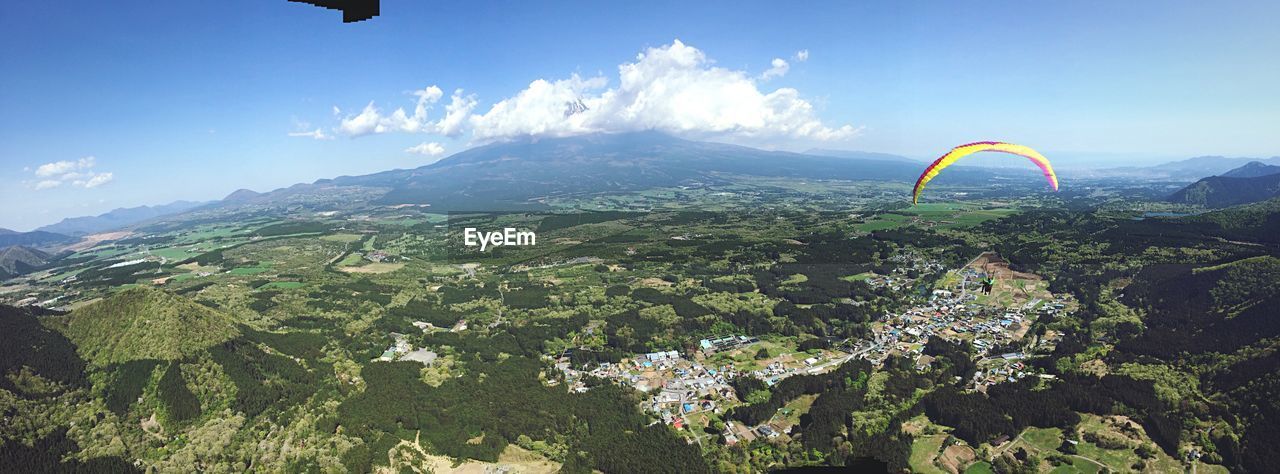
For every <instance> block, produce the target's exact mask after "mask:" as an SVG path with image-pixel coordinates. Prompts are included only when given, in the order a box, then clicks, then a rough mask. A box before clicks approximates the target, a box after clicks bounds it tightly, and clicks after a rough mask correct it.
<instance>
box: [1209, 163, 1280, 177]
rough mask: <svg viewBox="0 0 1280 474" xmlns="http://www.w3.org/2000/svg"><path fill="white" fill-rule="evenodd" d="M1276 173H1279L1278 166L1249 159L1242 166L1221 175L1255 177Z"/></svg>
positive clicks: (1279, 168) (1279, 167)
mask: <svg viewBox="0 0 1280 474" xmlns="http://www.w3.org/2000/svg"><path fill="white" fill-rule="evenodd" d="M1277 173H1280V166H1276V165H1268V164H1266V163H1263V162H1261V161H1250V162H1248V163H1245V164H1244V166H1241V167H1239V168H1235V169H1232V170H1231V171H1227V172H1226V173H1222V176H1225V177H1228V178H1256V177H1259V176H1267V175H1273V174H1277Z"/></svg>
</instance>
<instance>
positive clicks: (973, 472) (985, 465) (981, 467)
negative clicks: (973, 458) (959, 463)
mask: <svg viewBox="0 0 1280 474" xmlns="http://www.w3.org/2000/svg"><path fill="white" fill-rule="evenodd" d="M995 472H996V471H995V470H994V469H991V463H989V462H986V461H978V462H975V463H973V464H970V465H969V467H967V468H965V469H964V474H995Z"/></svg>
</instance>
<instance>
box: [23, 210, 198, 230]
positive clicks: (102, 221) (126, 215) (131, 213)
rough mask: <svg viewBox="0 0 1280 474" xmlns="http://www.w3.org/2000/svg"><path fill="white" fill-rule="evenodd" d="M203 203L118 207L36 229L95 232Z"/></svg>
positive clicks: (161, 215)
mask: <svg viewBox="0 0 1280 474" xmlns="http://www.w3.org/2000/svg"><path fill="white" fill-rule="evenodd" d="M205 204H207V203H203V202H191V201H174V202H171V203H169V204H163V205H159V206H138V207H129V208H119V209H115V210H112V211H109V212H106V213H103V214H99V215H96V216H84V217H68V218H66V219H63V220H62V221H60V222H58V223H57V224H50V225H47V226H44V227H40V228H38V229H36V230H37V231H44V232H53V233H57V234H64V235H71V236H81V235H88V234H96V233H99V232H106V231H109V230H116V229H120V228H122V227H127V226H130V225H133V224H137V223H139V222H142V221H145V220H148V219H154V218H157V217H163V216H167V215H172V214H177V213H180V212H183V211H187V210H191V209H194V208H196V207H199V206H203V205H205Z"/></svg>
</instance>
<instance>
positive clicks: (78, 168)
mask: <svg viewBox="0 0 1280 474" xmlns="http://www.w3.org/2000/svg"><path fill="white" fill-rule="evenodd" d="M95 165H97V159H96V158H94V157H92V156H86V157H84V158H81V159H79V160H76V161H67V160H62V161H54V162H52V163H45V164H43V165H40V166H38V167H36V170H35V175H36V176H37V177H39V178H44V179H42V180H40V181H39V182H37V183H36V184H35V189H36V190H37V191H39V190H44V189H52V188H56V187H58V186H61V185H63V184H70V185H72V186H77V187H81V188H95V187H98V186H101V185H103V184H106V183H109V182H111V180H112V178H113V177H114V175H112V173H111V172H102V173H95V172H94V171H93V167H94V166H95ZM23 169H24V170H29V169H30V168H29V167H27V168H23Z"/></svg>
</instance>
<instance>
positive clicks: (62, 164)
mask: <svg viewBox="0 0 1280 474" xmlns="http://www.w3.org/2000/svg"><path fill="white" fill-rule="evenodd" d="M95 161H96V158H94V157H92V156H86V157H84V158H81V159H79V160H76V161H66V160H63V161H55V162H53V163H45V164H43V165H40V166H39V167H38V168H36V176H40V177H42V178H43V177H49V176H58V175H63V174H67V173H71V172H73V171H75V170H83V169H89V168H93V165H94V164H95Z"/></svg>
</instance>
